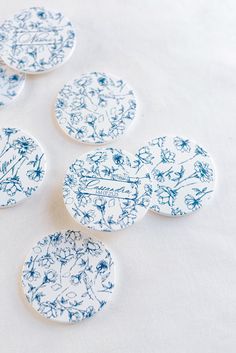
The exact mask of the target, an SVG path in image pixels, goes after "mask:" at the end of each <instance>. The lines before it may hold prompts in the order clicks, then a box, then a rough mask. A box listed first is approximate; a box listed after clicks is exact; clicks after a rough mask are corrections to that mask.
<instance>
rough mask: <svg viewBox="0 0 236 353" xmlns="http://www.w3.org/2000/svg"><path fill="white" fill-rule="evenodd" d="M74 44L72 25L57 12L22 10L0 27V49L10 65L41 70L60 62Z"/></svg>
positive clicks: (26, 69)
mask: <svg viewBox="0 0 236 353" xmlns="http://www.w3.org/2000/svg"><path fill="white" fill-rule="evenodd" d="M74 46H75V32H74V30H73V27H72V25H71V23H70V21H68V20H67V19H66V18H65V17H64V16H63V15H62V14H61V13H60V12H50V11H47V10H45V9H44V8H41V7H31V8H29V9H27V10H23V11H21V12H20V13H19V14H17V15H15V16H14V18H12V19H10V20H8V21H5V22H4V23H3V24H2V25H1V27H0V53H1V56H2V58H3V59H4V61H5V62H6V63H7V64H8V65H9V66H11V67H14V68H15V69H17V70H20V71H23V72H30V73H34V72H42V71H47V70H51V69H52V68H54V67H56V66H58V65H60V64H62V63H63V62H64V61H65V60H66V59H67V57H69V55H70V54H71V52H72V49H73V48H74Z"/></svg>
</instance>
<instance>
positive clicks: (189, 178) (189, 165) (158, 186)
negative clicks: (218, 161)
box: [136, 136, 215, 216]
mask: <svg viewBox="0 0 236 353" xmlns="http://www.w3.org/2000/svg"><path fill="white" fill-rule="evenodd" d="M136 158H137V160H136V165H137V170H139V171H141V170H142V168H144V167H146V166H147V167H149V168H150V170H151V176H152V179H153V182H154V189H153V192H154V196H153V200H152V203H151V210H152V211H154V212H158V213H160V214H163V215H165V216H183V215H186V214H190V213H192V212H194V211H196V210H198V209H200V208H201V207H202V206H203V205H205V204H207V203H208V201H209V199H210V198H211V197H212V194H213V191H214V187H215V170H214V165H213V162H212V159H211V157H210V156H209V154H208V153H207V151H206V150H205V149H203V148H202V147H200V146H199V145H197V144H196V143H195V142H193V141H190V140H189V139H186V138H182V137H178V136H176V137H172V136H164V137H158V138H155V139H153V140H152V141H150V142H149V143H147V144H146V145H145V146H143V147H141V148H140V149H139V150H138V152H137V154H136Z"/></svg>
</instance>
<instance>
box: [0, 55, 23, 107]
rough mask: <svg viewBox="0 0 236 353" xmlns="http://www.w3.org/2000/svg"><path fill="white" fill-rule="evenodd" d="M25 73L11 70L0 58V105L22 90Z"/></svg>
mask: <svg viewBox="0 0 236 353" xmlns="http://www.w3.org/2000/svg"><path fill="white" fill-rule="evenodd" d="M24 83H25V75H24V74H20V73H17V72H15V71H13V70H12V69H11V68H9V67H8V66H6V65H5V64H4V63H3V62H2V60H1V59H0V107H3V106H5V105H7V104H8V103H10V102H11V101H12V100H14V99H15V98H16V97H17V96H18V95H19V94H20V93H21V91H22V89H23V87H24Z"/></svg>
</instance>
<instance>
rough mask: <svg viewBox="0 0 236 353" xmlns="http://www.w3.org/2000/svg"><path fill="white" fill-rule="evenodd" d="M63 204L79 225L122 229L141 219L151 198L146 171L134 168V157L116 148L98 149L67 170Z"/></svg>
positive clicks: (81, 157) (148, 177) (103, 229)
mask: <svg viewBox="0 0 236 353" xmlns="http://www.w3.org/2000/svg"><path fill="white" fill-rule="evenodd" d="M63 196H64V202H65V205H66V207H67V210H68V211H69V213H70V214H71V216H72V217H74V218H75V220H76V221H78V222H79V223H80V224H81V225H83V226H85V227H88V228H92V229H95V230H100V231H108V232H110V231H115V230H120V229H123V228H126V227H128V226H130V225H132V224H133V223H135V222H136V221H137V220H139V219H141V218H142V217H143V216H144V215H145V213H146V212H147V210H148V207H149V203H150V201H151V196H152V185H151V182H150V175H149V172H148V170H147V169H146V167H145V166H144V167H143V168H142V169H141V170H137V168H135V156H134V155H132V154H130V153H128V152H126V151H124V150H121V149H117V148H99V149H97V150H95V151H92V152H90V153H87V154H84V155H82V156H80V157H79V158H78V159H76V160H75V161H74V163H72V165H71V166H70V167H69V169H68V171H67V173H66V177H65V180H64V187H63Z"/></svg>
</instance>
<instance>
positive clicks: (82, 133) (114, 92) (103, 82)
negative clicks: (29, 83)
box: [55, 72, 136, 144]
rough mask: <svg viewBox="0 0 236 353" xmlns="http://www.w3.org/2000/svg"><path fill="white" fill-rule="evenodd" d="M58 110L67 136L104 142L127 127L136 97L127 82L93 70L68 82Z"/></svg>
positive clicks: (86, 140)
mask: <svg viewBox="0 0 236 353" xmlns="http://www.w3.org/2000/svg"><path fill="white" fill-rule="evenodd" d="M55 109H56V118H57V121H58V123H59V125H60V127H61V128H62V129H63V130H64V132H65V133H66V134H67V135H69V136H70V137H72V138H74V139H75V140H78V141H80V142H84V143H89V144H104V143H107V142H109V141H112V140H113V139H115V138H117V137H119V136H121V135H123V134H124V132H125V131H126V130H127V128H128V127H129V125H130V124H131V122H132V121H133V119H134V117H135V112H136V100H135V97H134V93H133V91H132V90H131V88H130V87H129V86H128V85H127V83H126V82H125V81H123V80H121V79H117V78H116V77H113V76H110V75H109V76H108V75H107V74H105V73H100V72H92V73H89V74H85V75H82V76H81V77H80V78H79V79H75V80H73V81H71V82H68V83H67V84H65V85H64V87H63V88H62V89H61V90H60V92H59V94H58V97H57V101H56V107H55Z"/></svg>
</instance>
